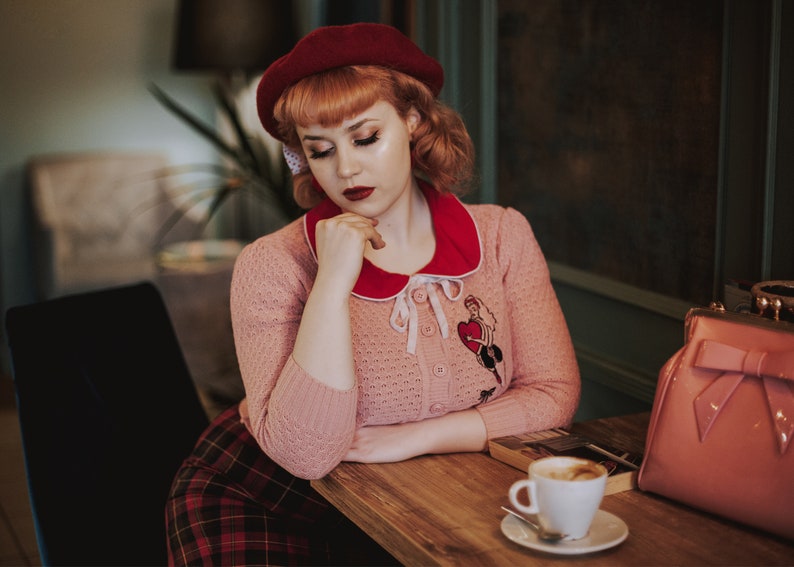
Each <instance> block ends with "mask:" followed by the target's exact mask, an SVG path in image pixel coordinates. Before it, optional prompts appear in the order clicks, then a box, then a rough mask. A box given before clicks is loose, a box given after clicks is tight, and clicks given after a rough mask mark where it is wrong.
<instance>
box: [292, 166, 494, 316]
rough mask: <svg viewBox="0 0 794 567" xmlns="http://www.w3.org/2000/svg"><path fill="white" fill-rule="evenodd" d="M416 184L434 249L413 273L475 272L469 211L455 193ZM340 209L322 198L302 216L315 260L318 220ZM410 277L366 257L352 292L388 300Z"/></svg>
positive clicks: (477, 248)
mask: <svg viewBox="0 0 794 567" xmlns="http://www.w3.org/2000/svg"><path fill="white" fill-rule="evenodd" d="M419 187H420V188H421V190H422V193H423V194H424V196H425V199H426V200H427V204H428V206H429V207H430V214H431V216H432V218H433V227H434V229H435V235H436V252H435V254H434V255H433V258H432V259H431V260H430V262H429V263H428V264H427V265H426V266H425V267H424V268H422V269H421V270H420V271H419V272H417V273H416V274H413V275H417V276H429V277H431V278H434V279H435V278H438V279H447V278H462V277H464V276H467V275H469V274H472V273H474V272H476V271H477V269H478V268H479V267H480V262H481V260H482V250H481V242H480V234H479V231H478V230H477V224H476V223H475V222H474V219H473V218H472V216H471V214H470V213H469V211H468V210H467V209H466V208H465V207H464V206H463V204H462V203H461V202H460V201H459V200H458V198H457V197H455V196H454V195H451V194H443V195H442V194H441V193H439V192H438V191H436V190H435V189H434V188H433V187H432V186H431V185H429V184H428V183H425V182H424V181H421V180H419ZM341 212H342V211H341V209H340V208H339V207H338V206H337V205H336V204H335V203H334V202H333V201H331V199H325V200H324V201H323V202H322V203H320V204H319V205H317V206H316V207H314V208H313V209H311V210H310V211H309V212H307V213H306V214H305V215H304V217H303V228H304V232H305V235H306V240H307V242H308V243H309V246H310V248H311V250H312V254H313V255H314V258H315V260H316V259H317V243H316V240H315V228H316V226H317V223H318V222H319V221H321V220H323V219H328V218H331V217H334V216H336V215H338V214H340V213H341ZM410 279H411V275H406V274H395V273H392V272H387V271H385V270H382V269H381V268H378V267H377V266H375V265H374V264H372V262H370V261H369V260H367V259H366V258H365V259H364V264H363V266H362V268H361V274H360V275H359V277H358V281H357V282H356V285H355V286H354V287H353V294H354V295H356V296H358V297H361V298H363V299H372V300H376V301H378V300H386V299H391V298H393V297H396V296H397V295H399V294H400V293H401V292H403V291H404V290H405V288H406V287H407V286H408V283H409V281H410Z"/></svg>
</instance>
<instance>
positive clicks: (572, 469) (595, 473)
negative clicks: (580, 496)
mask: <svg viewBox="0 0 794 567" xmlns="http://www.w3.org/2000/svg"><path fill="white" fill-rule="evenodd" d="M538 472H540V473H541V474H542V475H543V476H545V477H547V478H551V479H554V480H592V479H594V478H598V477H599V476H601V475H602V474H603V473H604V471H603V469H602V468H601V467H599V466H598V465H597V464H595V463H590V462H585V463H580V464H575V465H571V466H568V467H564V468H557V469H551V470H543V471H538Z"/></svg>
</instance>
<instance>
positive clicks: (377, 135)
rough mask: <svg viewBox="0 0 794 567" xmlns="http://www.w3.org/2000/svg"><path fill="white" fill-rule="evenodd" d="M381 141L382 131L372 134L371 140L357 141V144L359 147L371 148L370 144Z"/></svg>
mask: <svg viewBox="0 0 794 567" xmlns="http://www.w3.org/2000/svg"><path fill="white" fill-rule="evenodd" d="M378 140H380V130H378V131H377V132H375V133H374V134H372V136H370V137H369V138H364V139H363V140H356V141H355V144H356V145H357V146H369V145H370V144H374V143H375V142H377V141H378Z"/></svg>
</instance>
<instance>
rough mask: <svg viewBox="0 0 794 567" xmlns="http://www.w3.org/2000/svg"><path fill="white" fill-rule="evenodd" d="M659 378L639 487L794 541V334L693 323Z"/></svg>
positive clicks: (750, 318) (703, 313)
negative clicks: (793, 445)
mask: <svg viewBox="0 0 794 567" xmlns="http://www.w3.org/2000/svg"><path fill="white" fill-rule="evenodd" d="M686 337H687V341H686V344H685V346H684V347H683V348H682V349H681V350H679V351H678V352H677V353H676V354H675V355H673V357H672V358H671V359H670V360H669V361H668V362H667V363H666V364H665V366H664V367H663V368H662V369H661V371H660V373H659V382H658V385H657V388H656V395H655V399H654V404H653V409H652V412H651V422H650V427H649V430H648V436H647V440H646V447H645V456H644V458H643V462H642V467H641V469H640V472H639V475H638V485H639V487H640V488H641V489H642V490H647V491H650V492H654V493H656V494H660V495H662V496H666V497H668V498H671V499H674V500H677V501H679V502H683V503H685V504H688V505H690V506H693V507H695V508H699V509H701V510H705V511H707V512H711V513H714V514H717V515H720V516H724V517H726V518H730V519H732V520H735V521H737V522H740V523H743V524H747V525H750V526H754V527H757V528H760V529H763V530H766V531H769V532H771V533H774V534H778V535H781V536H783V537H786V538H791V539H794V448H792V447H791V445H792V443H791V436H792V433H794V324H792V323H789V322H787V321H781V320H776V321H775V320H770V319H766V318H763V317H761V316H759V315H753V314H739V313H733V312H726V311H725V310H724V309H720V306H712V308H710V309H693V310H691V311H690V312H689V314H688V315H687V321H686Z"/></svg>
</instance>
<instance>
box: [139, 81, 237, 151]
mask: <svg viewBox="0 0 794 567" xmlns="http://www.w3.org/2000/svg"><path fill="white" fill-rule="evenodd" d="M149 91H150V92H151V93H152V95H154V97H155V98H156V99H157V101H158V102H159V103H160V104H162V105H163V106H165V107H166V108H167V109H168V110H170V111H171V112H173V113H174V114H176V115H177V116H178V117H179V118H181V119H182V120H183V121H185V122H186V123H187V124H188V125H189V126H190V127H191V128H193V129H194V130H195V131H196V132H198V133H199V134H201V135H202V136H203V137H204V138H206V139H207V140H209V141H210V142H211V143H212V144H213V145H214V146H215V147H216V148H218V149H219V150H220V151H221V152H223V153H224V154H226V155H227V156H229V157H230V158H232V159H233V160H235V161H236V162H237V163H240V156H239V154H238V152H237V150H235V149H234V148H233V147H231V146H230V145H229V144H227V143H226V142H225V141H224V140H223V139H222V138H221V137H220V136H219V135H218V133H217V132H216V131H215V130H213V129H212V128H210V127H209V126H207V125H206V124H204V123H203V122H201V121H200V120H199V119H198V118H196V117H195V116H193V115H192V114H190V112H188V111H187V110H186V109H185V108H183V107H182V106H181V105H180V104H179V103H178V102H176V101H175V100H174V99H172V98H171V97H170V96H168V95H167V94H166V93H165V92H164V91H163V90H162V89H160V88H159V87H158V86H157V85H155V84H154V83H149ZM241 165H242V164H241Z"/></svg>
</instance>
